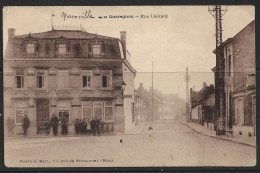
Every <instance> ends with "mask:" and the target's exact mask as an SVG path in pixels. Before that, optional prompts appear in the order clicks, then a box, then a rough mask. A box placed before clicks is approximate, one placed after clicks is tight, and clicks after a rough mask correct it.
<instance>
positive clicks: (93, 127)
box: [90, 118, 96, 136]
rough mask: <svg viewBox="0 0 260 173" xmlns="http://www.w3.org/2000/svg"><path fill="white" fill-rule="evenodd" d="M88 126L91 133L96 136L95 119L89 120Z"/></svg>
mask: <svg viewBox="0 0 260 173" xmlns="http://www.w3.org/2000/svg"><path fill="white" fill-rule="evenodd" d="M90 126H91V131H92V133H93V135H94V136H96V120H95V119H94V118H92V120H91V121H90Z"/></svg>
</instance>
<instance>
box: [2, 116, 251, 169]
mask: <svg viewBox="0 0 260 173" xmlns="http://www.w3.org/2000/svg"><path fill="white" fill-rule="evenodd" d="M149 127H152V128H153V130H148V129H149ZM120 140H122V142H120ZM4 154H5V165H6V166H7V167H54V166H55V167H115V166H116V167H128V166H135V167H139V166H141V167H144V166H145V167H146V166H149V167H150V166H254V165H255V163H256V148H254V147H250V146H246V145H242V144H238V143H234V142H230V141H225V140H221V139H216V138H212V137H208V136H203V135H200V134H198V133H196V132H194V131H193V130H192V129H190V128H189V127H187V126H185V124H184V123H183V122H182V121H181V120H160V121H156V122H153V123H147V124H146V126H144V128H143V130H142V132H141V133H139V134H136V135H110V136H78V137H54V136H50V137H48V138H17V139H5V153H4Z"/></svg>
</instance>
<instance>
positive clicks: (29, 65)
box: [4, 28, 136, 136]
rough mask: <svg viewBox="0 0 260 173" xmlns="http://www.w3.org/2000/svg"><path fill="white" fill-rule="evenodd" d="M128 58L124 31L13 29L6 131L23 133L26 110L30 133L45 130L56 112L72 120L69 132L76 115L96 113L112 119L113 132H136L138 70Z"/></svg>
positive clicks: (7, 75) (6, 77) (7, 74)
mask: <svg viewBox="0 0 260 173" xmlns="http://www.w3.org/2000/svg"><path fill="white" fill-rule="evenodd" d="M129 62H130V53H129V52H128V51H127V49H126V32H125V31H123V32H121V39H118V38H112V37H106V36H101V35H97V34H91V33H88V32H83V31H81V30H51V31H47V32H42V33H34V34H31V33H29V34H26V35H15V29H13V28H11V29H9V30H8V44H7V48H6V52H5V56H4V120H5V135H6V136H17V135H20V134H22V133H23V131H22V118H23V116H24V115H25V114H26V115H27V116H28V118H29V120H30V122H31V123H30V126H29V128H28V132H27V133H28V135H37V134H44V133H46V130H45V123H46V122H47V121H50V119H51V117H52V114H53V113H54V114H55V115H56V116H57V117H58V118H59V119H61V118H62V117H67V118H68V119H69V126H68V134H75V130H74V122H75V120H76V119H82V118H86V119H90V118H91V117H99V118H101V119H102V120H103V121H104V123H105V124H109V126H110V133H131V131H132V130H133V128H134V123H133V122H132V114H133V113H134V112H133V109H132V107H133V104H134V77H135V74H136V71H135V69H134V68H133V67H132V66H131V64H130V63H129ZM126 96H127V97H126ZM10 124H14V128H13V129H12V128H10V126H11V125H10ZM10 130H12V131H13V132H12V133H11V132H10ZM60 131H61V127H60V126H59V128H58V132H60ZM51 133H52V131H51Z"/></svg>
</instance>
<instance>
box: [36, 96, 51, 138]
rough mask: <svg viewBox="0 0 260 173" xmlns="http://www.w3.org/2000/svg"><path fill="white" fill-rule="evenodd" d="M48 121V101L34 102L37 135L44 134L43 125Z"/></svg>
mask: <svg viewBox="0 0 260 173" xmlns="http://www.w3.org/2000/svg"><path fill="white" fill-rule="evenodd" d="M48 121H49V101H48V100H36V125H37V134H46V133H47V131H46V129H45V123H46V122H48Z"/></svg>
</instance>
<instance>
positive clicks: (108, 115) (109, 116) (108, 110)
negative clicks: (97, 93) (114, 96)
mask: <svg viewBox="0 0 260 173" xmlns="http://www.w3.org/2000/svg"><path fill="white" fill-rule="evenodd" d="M105 121H113V112H112V101H105Z"/></svg>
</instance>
